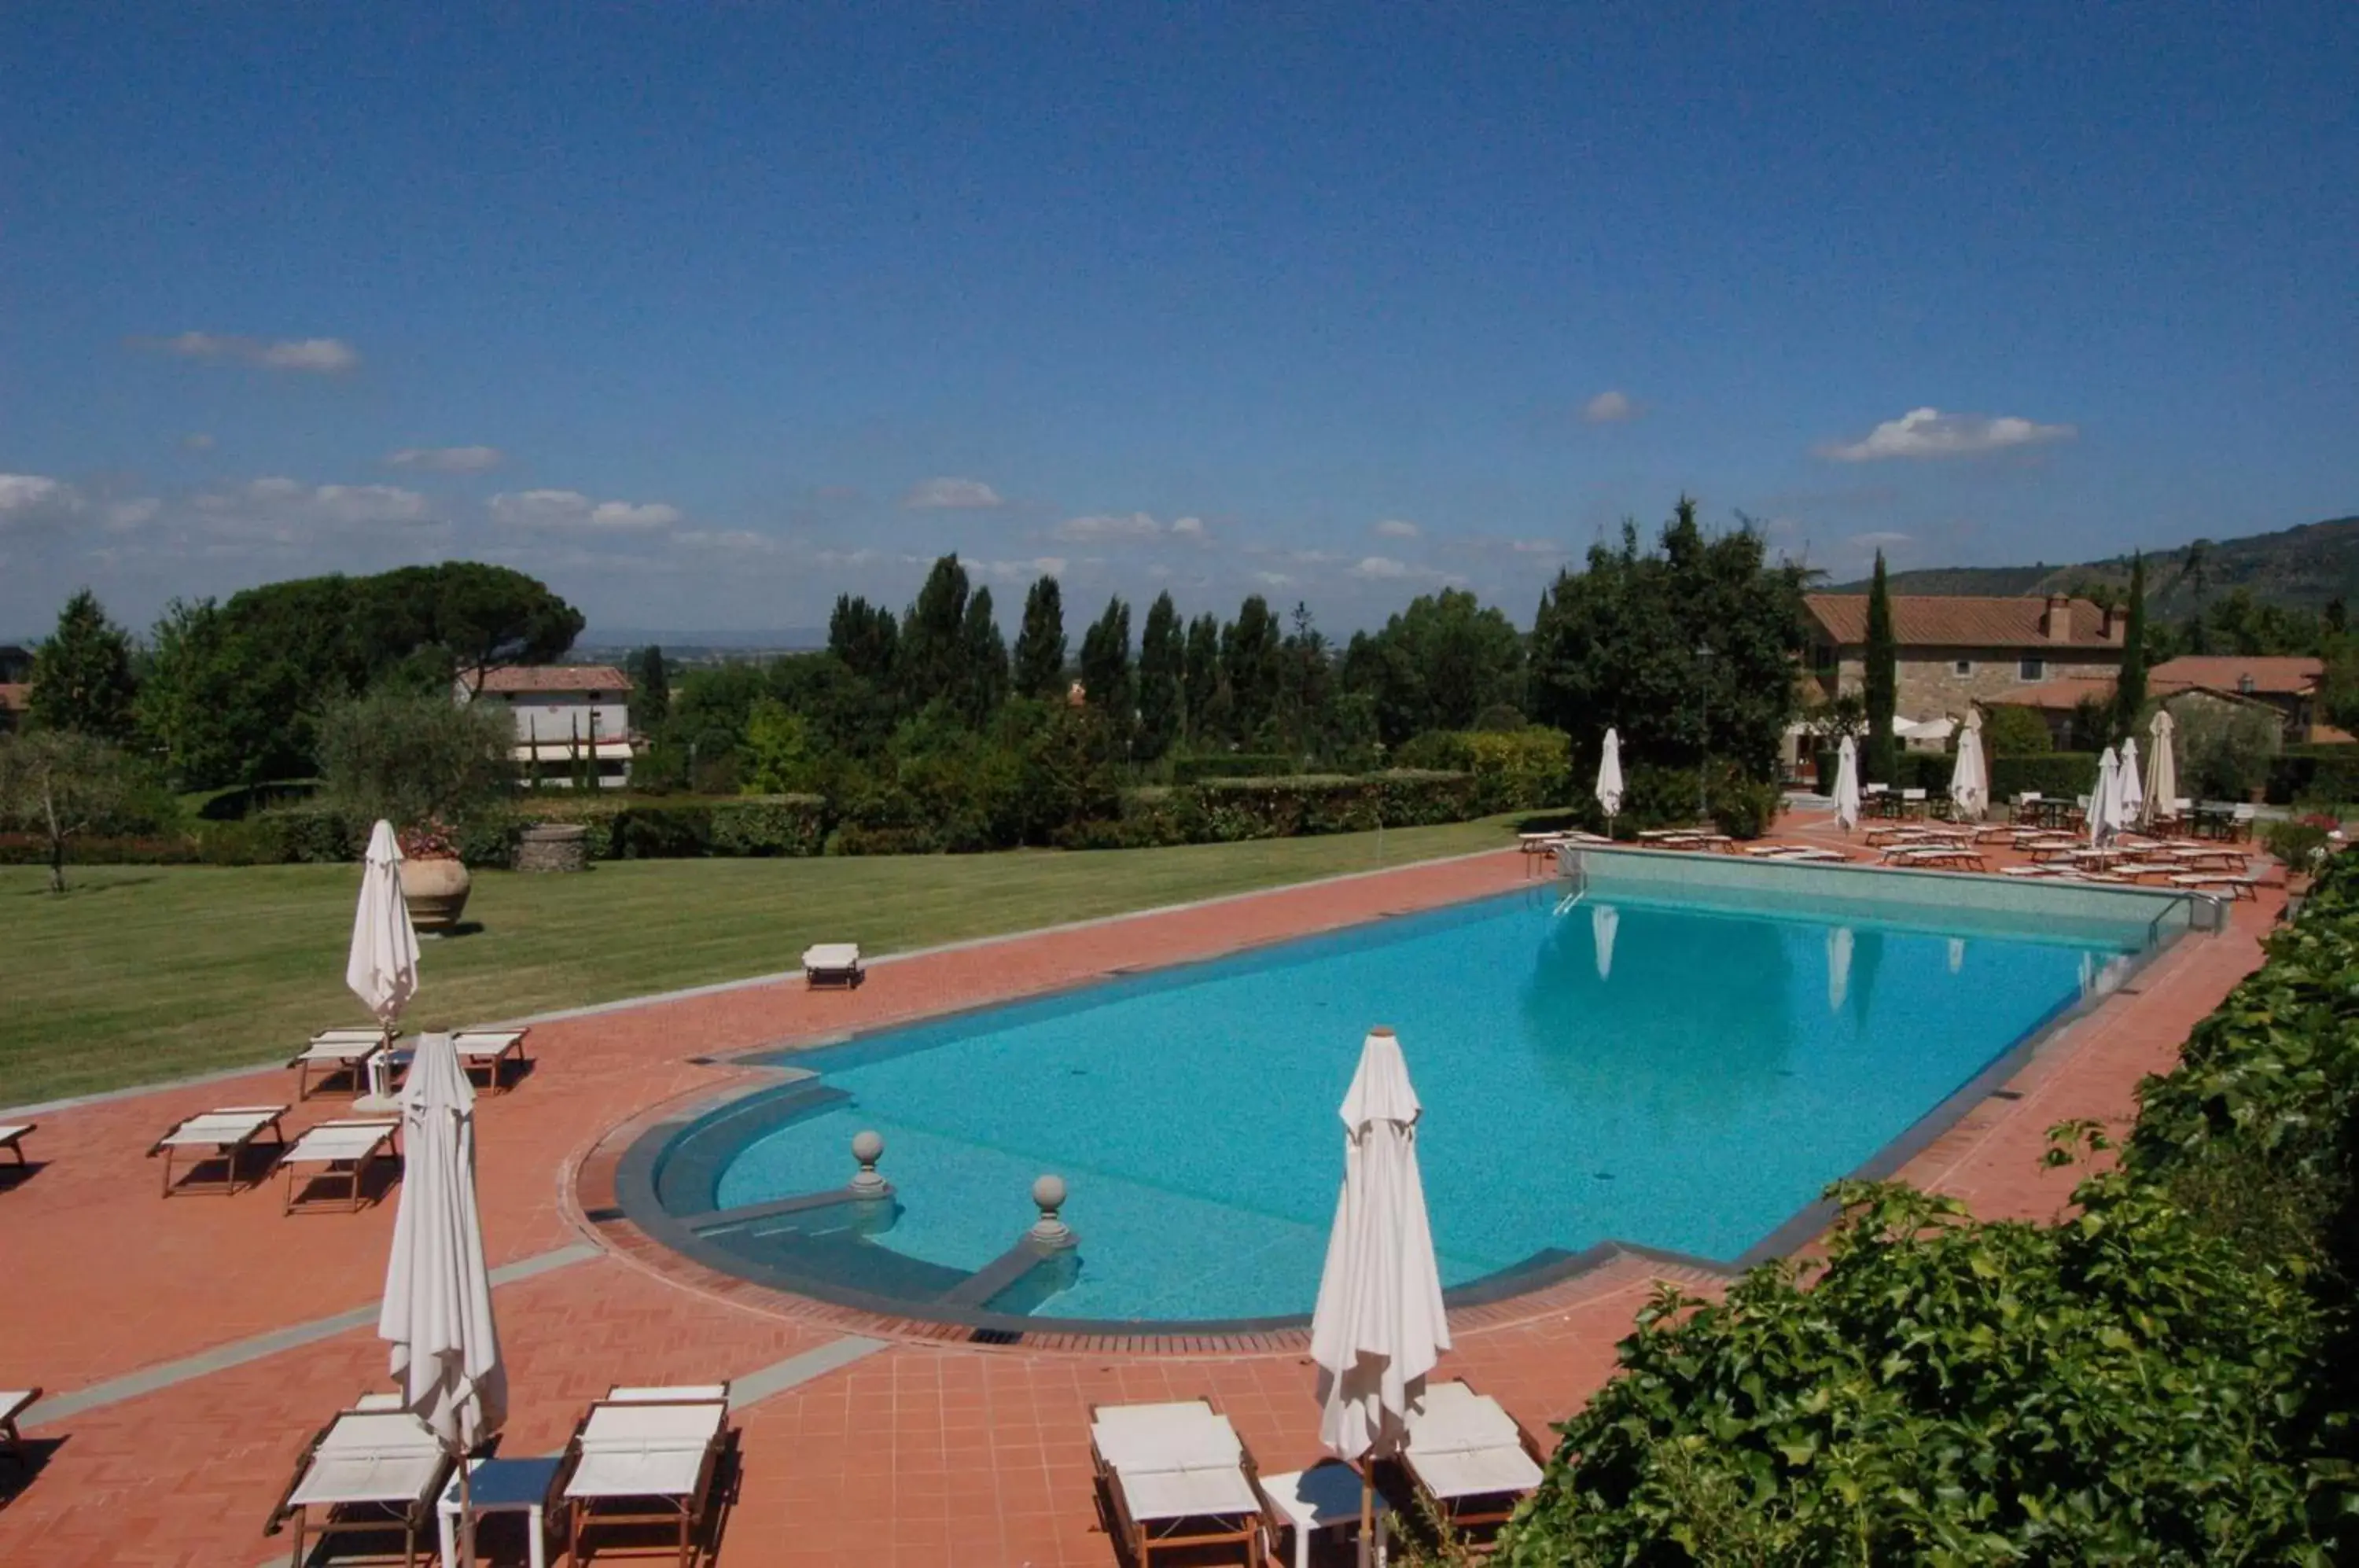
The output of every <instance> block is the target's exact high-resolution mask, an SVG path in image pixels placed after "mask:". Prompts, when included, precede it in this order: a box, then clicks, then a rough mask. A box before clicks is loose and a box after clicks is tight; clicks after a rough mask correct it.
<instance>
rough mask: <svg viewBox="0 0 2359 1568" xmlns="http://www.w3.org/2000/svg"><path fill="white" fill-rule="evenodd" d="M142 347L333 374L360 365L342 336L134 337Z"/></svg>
mask: <svg viewBox="0 0 2359 1568" xmlns="http://www.w3.org/2000/svg"><path fill="white" fill-rule="evenodd" d="M133 342H134V343H136V344H137V345H138V346H140V347H142V348H151V349H154V350H156V351H157V352H158V353H159V354H177V355H178V356H179V357H180V358H182V359H214V360H233V361H235V362H236V363H237V364H240V365H257V366H259V367H260V368H262V369H264V370H293V371H299V372H304V373H308V374H310V375H318V376H327V375H334V374H336V373H337V372H340V371H345V370H350V369H352V368H353V367H354V366H356V365H359V364H360V362H361V356H360V351H359V350H357V349H355V348H353V345H352V344H350V343H346V342H344V340H343V339H342V338H249V337H241V336H239V335H238V334H236V333H234V332H181V333H180V334H179V335H178V336H176V337H168V338H136V339H134V340H133Z"/></svg>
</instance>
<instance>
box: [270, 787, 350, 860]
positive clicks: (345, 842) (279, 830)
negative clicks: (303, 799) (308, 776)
mask: <svg viewBox="0 0 2359 1568" xmlns="http://www.w3.org/2000/svg"><path fill="white" fill-rule="evenodd" d="M250 820H251V821H253V822H255V824H256V825H257V827H258V829H259V830H260V832H261V833H262V834H264V835H266V836H265V837H264V838H263V840H262V842H263V843H265V844H267V845H268V846H269V847H270V849H271V851H272V854H271V855H270V858H271V859H272V860H273V861H275V862H277V863H278V864H280V865H301V866H331V865H341V864H342V863H343V862H345V861H348V860H356V859H358V858H359V857H360V854H361V851H362V849H363V848H364V846H365V845H366V844H367V842H368V836H367V835H368V827H369V823H368V822H361V821H359V820H358V819H356V818H354V817H353V816H351V815H350V814H348V813H347V812H345V811H343V810H342V808H341V807H337V806H332V805H327V804H322V803H318V802H307V803H305V804H303V805H299V806H274V807H272V808H271V809H270V810H268V811H264V812H263V813H262V814H261V815H260V816H257V817H255V818H252V819H250Z"/></svg>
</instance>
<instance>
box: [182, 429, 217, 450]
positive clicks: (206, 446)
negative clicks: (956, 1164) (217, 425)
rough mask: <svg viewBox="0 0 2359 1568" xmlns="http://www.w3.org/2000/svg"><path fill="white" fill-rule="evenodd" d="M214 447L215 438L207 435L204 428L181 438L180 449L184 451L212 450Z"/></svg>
mask: <svg viewBox="0 0 2359 1568" xmlns="http://www.w3.org/2000/svg"><path fill="white" fill-rule="evenodd" d="M212 449H213V438H212V437H211V436H209V435H207V434H206V433H205V432H204V431H202V430H198V431H196V432H194V433H193V434H190V435H185V436H182V437H181V438H180V450H181V451H182V452H211V451H212Z"/></svg>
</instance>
